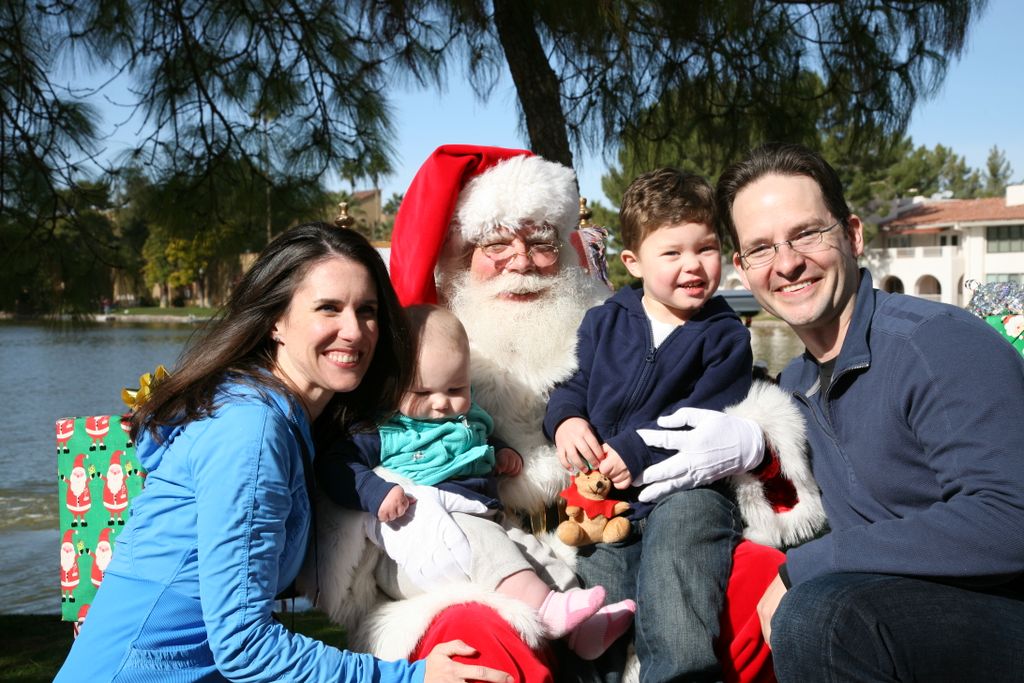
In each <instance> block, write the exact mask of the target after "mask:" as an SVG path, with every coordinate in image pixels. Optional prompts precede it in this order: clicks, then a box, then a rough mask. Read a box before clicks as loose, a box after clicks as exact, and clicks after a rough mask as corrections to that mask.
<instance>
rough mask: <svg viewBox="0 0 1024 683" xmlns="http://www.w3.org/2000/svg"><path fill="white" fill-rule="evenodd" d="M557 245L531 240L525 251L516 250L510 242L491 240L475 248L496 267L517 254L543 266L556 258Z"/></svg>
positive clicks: (503, 264)
mask: <svg viewBox="0 0 1024 683" xmlns="http://www.w3.org/2000/svg"><path fill="white" fill-rule="evenodd" d="M559 246H560V245H559V244H557V243H555V242H532V243H529V244H527V245H526V251H517V250H516V247H515V245H514V244H513V243H512V242H491V243H490V244H480V245H477V248H478V249H479V250H480V251H481V252H483V255H484V256H486V257H487V258H489V259H491V260H492V261H494V265H495V266H496V267H498V268H502V267H504V266H506V265H507V264H508V263H509V262H510V261H511V260H512V259H514V258H515V257H517V256H525V257H526V258H528V259H529V260H530V261H532V262H533V265H535V266H537V267H538V268H544V267H545V266H550V265H551V264H553V263H554V262H555V261H557V260H558V248H559Z"/></svg>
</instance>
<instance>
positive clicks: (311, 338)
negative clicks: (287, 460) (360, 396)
mask: <svg viewBox="0 0 1024 683" xmlns="http://www.w3.org/2000/svg"><path fill="white" fill-rule="evenodd" d="M377 307H378V302H377V288H376V286H375V284H374V281H373V278H372V277H371V276H370V273H369V271H368V270H367V269H366V268H365V267H364V266H363V265H361V264H359V263H356V262H355V261H352V260H349V259H347V258H345V257H342V256H330V257H328V258H326V259H323V260H321V261H319V262H317V263H315V264H313V265H312V266H310V268H309V270H308V272H307V273H306V275H305V277H304V278H303V279H302V281H301V282H300V283H299V285H298V287H296V288H295V292H294V293H293V294H292V299H291V303H290V304H289V305H288V309H287V310H286V311H285V313H284V315H282V316H281V318H280V319H279V320H278V321H277V323H276V324H275V325H274V327H273V330H272V331H271V337H272V338H273V340H274V341H275V342H276V343H277V355H276V364H275V368H274V374H275V375H276V376H277V377H278V378H279V379H281V380H282V381H284V382H285V383H286V384H287V385H288V386H290V387H291V388H292V389H293V390H294V391H295V392H296V393H297V394H298V395H299V397H300V398H301V399H302V401H303V403H304V404H305V406H306V408H307V409H308V410H309V412H310V419H316V417H317V416H319V414H320V412H321V411H322V410H323V409H324V407H325V406H326V405H327V402H328V401H330V400H331V397H332V396H334V394H335V393H337V392H347V391H352V390H353V389H355V388H356V387H358V386H359V383H360V382H361V381H362V380H363V376H364V375H365V374H366V371H367V369H368V368H369V367H370V362H371V361H372V360H373V352H374V349H375V348H376V346H377V338H378V336H379V335H380V331H379V327H378V322H377Z"/></svg>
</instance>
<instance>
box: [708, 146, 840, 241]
mask: <svg viewBox="0 0 1024 683" xmlns="http://www.w3.org/2000/svg"><path fill="white" fill-rule="evenodd" d="M767 175H783V176H807V177H808V178H810V179H811V180H813V181H814V182H815V183H817V184H818V187H819V188H820V189H821V196H822V197H823V198H824V199H825V206H826V207H828V210H829V213H831V214H832V217H833V218H835V219H836V220H837V221H840V222H841V223H842V224H843V225H844V226H848V225H849V218H850V207H848V206H847V205H846V198H845V197H844V196H843V184H842V183H841V182H840V180H839V175H838V174H837V173H836V171H835V169H834V168H832V166H830V165H829V163H828V162H827V161H825V159H824V158H823V157H822V156H821V155H820V154H818V153H817V152H815V151H813V150H810V149H808V148H807V147H804V146H803V145H796V144H791V143H781V142H774V143H769V144H766V145H762V146H761V147H758V148H756V149H754V150H751V152H750V153H749V154H748V155H747V157H746V158H745V159H743V160H742V161H738V162H736V163H735V164H733V165H731V166H730V167H729V168H727V169H725V172H724V173H722V175H721V176H720V177H719V179H718V189H717V195H718V216H719V218H720V220H721V221H722V223H723V225H724V227H725V230H726V231H727V232H728V233H729V237H730V238H731V239H732V243H733V246H734V247H735V248H736V249H737V250H739V248H740V241H739V236H738V235H737V234H736V224H735V223H734V222H733V220H732V204H733V202H734V201H736V195H737V194H739V192H740V190H742V189H743V188H744V187H746V186H747V185H749V184H751V183H753V182H755V181H757V180H760V179H761V178H763V177H764V176H767Z"/></svg>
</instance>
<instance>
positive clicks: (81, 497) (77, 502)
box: [64, 453, 92, 523]
mask: <svg viewBox="0 0 1024 683" xmlns="http://www.w3.org/2000/svg"><path fill="white" fill-rule="evenodd" d="M65 481H66V482H67V485H68V489H67V493H66V494H65V496H64V505H65V506H66V507H67V509H68V511H69V512H70V513H71V516H72V518H73V522H72V523H77V522H78V521H84V520H83V518H84V517H85V513H87V512H89V508H91V507H92V494H91V493H89V477H88V475H87V474H86V472H85V454H83V453H79V454H78V455H77V456H75V463H74V465H72V466H71V472H70V474H69V475H68V477H67V479H66V480H65Z"/></svg>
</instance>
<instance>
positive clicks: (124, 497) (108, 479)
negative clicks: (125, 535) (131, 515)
mask: <svg viewBox="0 0 1024 683" xmlns="http://www.w3.org/2000/svg"><path fill="white" fill-rule="evenodd" d="M122 455H124V451H120V450H118V451H114V453H113V454H112V455H111V456H110V465H109V466H108V467H107V473H106V474H105V475H102V476H101V479H103V507H105V508H106V509H107V512H109V513H110V519H109V520H108V521H107V525H108V526H113V525H114V524H115V523H116V524H120V525H124V511H125V510H127V509H128V486H127V484H126V483H125V473H124V468H123V467H121V456H122Z"/></svg>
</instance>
